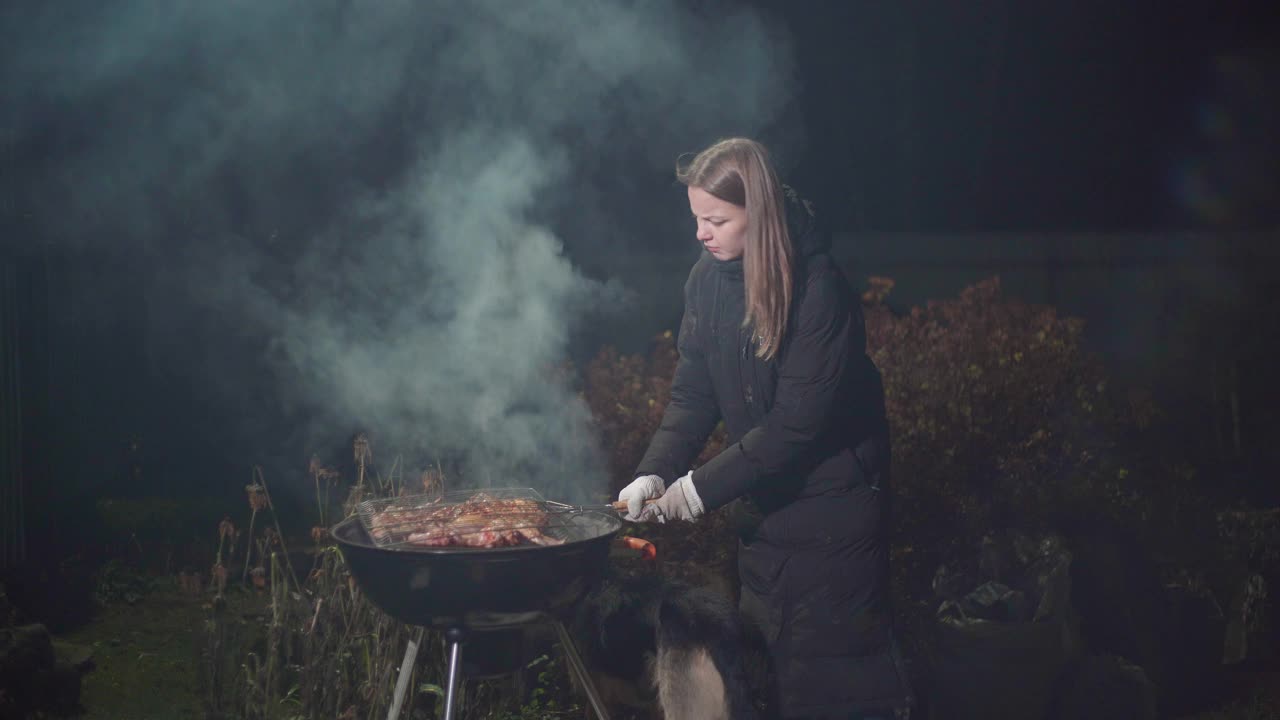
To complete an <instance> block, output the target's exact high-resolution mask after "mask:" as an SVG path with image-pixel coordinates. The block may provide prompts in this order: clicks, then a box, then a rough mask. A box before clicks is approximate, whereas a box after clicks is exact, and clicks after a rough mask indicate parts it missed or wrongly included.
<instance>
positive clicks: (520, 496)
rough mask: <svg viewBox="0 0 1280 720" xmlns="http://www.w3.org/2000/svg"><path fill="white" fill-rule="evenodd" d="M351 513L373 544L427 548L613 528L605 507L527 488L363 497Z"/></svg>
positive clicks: (530, 541) (511, 543) (534, 540)
mask: <svg viewBox="0 0 1280 720" xmlns="http://www.w3.org/2000/svg"><path fill="white" fill-rule="evenodd" d="M356 514H357V515H359V517H360V522H361V524H362V525H363V526H364V529H365V531H366V532H368V534H369V537H370V538H371V539H372V540H373V544H374V545H376V546H377V547H380V548H387V549H396V550H410V551H428V552H429V551H437V552H438V551H449V552H456V551H484V550H490V549H494V548H518V547H547V546H556V545H564V544H566V543H571V542H575V541H579V540H589V539H592V538H595V537H598V536H600V535H601V534H604V533H609V532H613V531H614V530H615V529H616V528H617V515H616V514H615V510H614V508H613V507H612V506H610V505H601V506H599V507H580V506H574V505H565V504H563V503H558V502H553V501H549V500H546V499H545V498H543V497H542V495H540V494H539V493H538V492H537V491H536V490H533V489H531V488H489V489H484V490H457V491H452V492H447V493H444V494H430V495H411V496H406V497H395V498H380V499H376V500H366V501H364V502H362V503H360V504H359V505H358V506H357V507H356Z"/></svg>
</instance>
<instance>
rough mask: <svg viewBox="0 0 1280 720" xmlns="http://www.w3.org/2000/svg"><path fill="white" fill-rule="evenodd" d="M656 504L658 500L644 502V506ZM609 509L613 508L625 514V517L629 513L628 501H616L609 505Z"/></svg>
mask: <svg viewBox="0 0 1280 720" xmlns="http://www.w3.org/2000/svg"><path fill="white" fill-rule="evenodd" d="M655 502H657V498H649V499H648V500H645V501H644V504H645V505H652V504H654V503H655ZM609 507H611V508H613V509H614V510H617V511H618V512H620V513H623V514H624V515H625V514H626V512H627V501H626V500H614V501H613V502H611V503H609Z"/></svg>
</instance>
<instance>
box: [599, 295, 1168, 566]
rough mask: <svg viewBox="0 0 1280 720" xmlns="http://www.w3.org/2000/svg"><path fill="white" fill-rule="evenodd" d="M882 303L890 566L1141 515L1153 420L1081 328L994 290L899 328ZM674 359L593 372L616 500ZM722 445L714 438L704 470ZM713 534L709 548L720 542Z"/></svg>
mask: <svg viewBox="0 0 1280 720" xmlns="http://www.w3.org/2000/svg"><path fill="white" fill-rule="evenodd" d="M892 287H893V282H892V280H888V279H885V278H871V279H870V282H869V289H868V290H867V292H866V293H865V294H864V295H863V304H864V312H865V316H866V325H867V351H868V353H869V354H870V355H871V357H872V359H873V360H874V361H875V363H876V365H877V366H878V367H879V368H880V370H881V372H882V374H883V377H884V383H885V394H886V409H887V411H888V415H889V421H890V427H891V431H892V436H893V463H894V471H893V476H894V485H895V493H896V495H897V497H898V501H897V503H896V507H897V509H898V512H897V513H896V518H897V525H898V528H897V530H898V534H897V537H898V539H899V541H900V542H899V545H900V547H899V553H898V554H899V555H901V553H902V551H903V550H904V547H901V546H903V545H906V546H907V547H905V551H906V552H911V551H913V550H917V551H918V550H923V549H926V548H929V549H931V550H932V551H931V552H928V553H925V554H924V555H923V556H917V557H916V558H915V559H916V560H918V561H920V562H922V563H928V562H930V561H931V560H932V559H935V558H936V557H937V552H936V551H939V550H940V549H941V548H943V547H944V546H951V547H972V546H973V544H974V543H976V542H978V541H979V540H980V538H981V537H982V536H983V535H984V534H986V533H987V532H990V531H991V530H993V529H996V528H1001V527H1017V528H1020V529H1023V530H1028V531H1035V530H1040V529H1045V528H1046V527H1047V526H1052V525H1054V524H1055V523H1057V522H1059V521H1061V520H1062V519H1063V518H1064V517H1066V516H1069V515H1071V514H1073V513H1080V514H1085V515H1086V516H1090V517H1096V516H1097V515H1099V514H1103V515H1111V516H1113V517H1114V518H1116V519H1120V518H1125V517H1130V516H1131V515H1132V514H1133V512H1135V511H1138V509H1139V502H1138V501H1139V499H1141V498H1142V497H1143V490H1142V484H1141V483H1140V482H1139V481H1138V477H1137V475H1138V474H1146V475H1150V474H1152V473H1150V472H1147V473H1142V472H1141V471H1140V470H1139V468H1138V467H1137V465H1135V463H1137V462H1139V460H1138V459H1137V458H1135V457H1134V456H1133V453H1128V454H1126V453H1124V452H1120V451H1119V450H1120V446H1121V445H1122V444H1124V443H1126V442H1127V441H1128V440H1132V438H1133V433H1134V432H1136V429H1137V428H1138V427H1139V425H1145V424H1148V423H1149V420H1150V415H1151V413H1152V412H1153V411H1152V409H1151V407H1150V403H1149V402H1141V401H1132V402H1131V401H1130V400H1129V399H1128V398H1125V397H1119V396H1117V395H1116V394H1115V393H1113V392H1112V390H1111V388H1110V387H1109V382H1108V377H1107V373H1106V370H1105V369H1104V367H1103V366H1102V363H1101V362H1100V360H1099V359H1098V358H1097V357H1095V356H1094V355H1092V354H1091V353H1090V352H1088V350H1087V349H1086V348H1085V346H1084V343H1083V330H1084V323H1083V321H1081V320H1079V319H1076V318H1068V317H1062V316H1060V315H1059V314H1058V312H1057V311H1056V310H1055V309H1054V308H1052V307H1045V306H1037V305H1032V304H1028V303H1024V302H1021V301H1018V300H1014V299H1010V298H1006V297H1004V296H1003V295H1002V294H1001V289H1000V282H999V280H998V279H997V278H993V279H990V280H986V281H983V282H980V283H978V284H976V285H974V286H972V287H969V288H966V289H964V290H963V291H962V292H961V293H960V294H959V296H958V297H955V298H951V299H945V300H939V301H934V302H930V303H928V304H927V305H925V306H924V307H917V308H914V309H912V310H910V311H909V312H907V313H905V314H895V313H894V312H892V311H891V310H890V309H889V307H888V306H887V305H886V304H885V303H884V300H885V298H886V296H887V295H888V294H889V293H890V291H891V290H892ZM676 359H677V354H676V350H675V347H674V337H673V335H672V333H671V332H666V333H663V334H661V335H659V336H658V337H656V338H655V339H654V343H653V350H652V352H651V354H650V355H649V357H647V358H645V357H641V356H638V355H629V356H628V355H620V354H618V353H617V352H616V350H614V349H613V348H605V349H604V350H602V351H601V352H600V354H599V355H598V356H597V357H596V358H595V360H594V361H593V362H592V363H591V364H590V367H589V368H588V370H587V376H586V382H585V386H584V395H585V397H586V399H587V402H588V403H589V405H590V407H591V409H592V411H593V413H594V414H595V417H596V420H597V422H598V423H599V426H600V429H601V431H602V436H603V439H604V442H605V447H606V448H607V449H608V451H609V453H610V463H611V473H612V476H613V477H614V478H615V484H616V485H617V486H618V487H620V486H621V484H625V482H627V481H629V480H630V479H631V477H632V473H633V471H634V469H635V467H636V465H637V464H638V463H639V460H640V457H641V456H642V455H643V453H644V451H645V449H646V448H647V446H648V443H649V440H650V438H651V437H652V435H653V432H654V430H655V429H656V428H657V427H658V424H659V422H660V421H661V419H662V411H663V408H664V407H665V405H666V402H667V399H668V398H669V396H670V390H671V377H672V374H673V372H674V369H675V363H676ZM1139 400H1140V399H1139ZM723 445H724V435H723V430H722V429H721V430H717V433H716V435H715V436H714V437H713V438H712V440H711V441H710V442H709V443H708V446H707V448H706V449H705V450H704V452H703V454H702V456H701V457H700V458H699V460H698V462H699V463H701V462H705V461H706V460H707V459H708V458H710V457H712V456H713V455H714V454H715V453H717V452H719V451H720V449H721V448H723ZM615 489H616V488H615ZM716 525H717V524H716V523H715V521H714V519H713V520H712V522H711V523H708V527H707V528H706V529H705V531H704V532H706V533H707V534H710V535H715V534H718V533H721V532H722V530H723V528H718V527H714V526H716ZM724 539H727V537H726V538H724ZM715 555H716V556H717V557H719V555H720V553H715Z"/></svg>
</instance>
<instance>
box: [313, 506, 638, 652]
mask: <svg viewBox="0 0 1280 720" xmlns="http://www.w3.org/2000/svg"><path fill="white" fill-rule="evenodd" d="M572 522H573V523H574V524H575V525H577V526H579V527H577V528H575V529H577V530H579V531H580V532H578V533H576V535H577V536H578V537H582V538H583V539H578V540H571V541H569V542H566V543H565V544H563V545H555V546H542V545H521V546H517V547H504V548H463V547H439V548H417V547H415V548H403V547H379V546H378V545H377V543H375V542H374V540H373V538H372V537H370V535H369V533H368V531H367V530H365V528H364V525H363V524H362V523H361V521H360V517H359V516H358V515H352V516H350V517H348V518H347V519H345V520H343V521H342V522H340V523H338V524H337V525H335V526H333V528H332V529H331V532H332V536H333V539H334V540H335V541H336V542H337V543H338V546H339V547H340V548H341V550H342V556H343V559H344V560H345V561H346V563H347V566H348V568H349V569H350V570H351V574H352V576H354V577H355V579H356V583H357V584H358V585H359V586H360V590H361V591H362V592H364V594H365V595H366V596H368V598H369V600H370V601H371V602H373V604H374V605H377V606H378V607H379V608H381V609H382V611H383V612H385V613H387V614H388V615H390V616H391V617H393V618H395V619H397V620H399V621H401V622H404V623H408V624H410V625H422V626H426V627H432V628H437V629H448V628H470V629H475V630H484V629H499V628H506V627H516V626H519V625H525V624H528V623H531V622H537V621H539V620H540V619H542V618H543V617H544V616H546V615H552V616H557V617H559V616H562V615H563V614H564V612H565V611H567V610H568V609H570V608H571V607H572V606H573V605H575V604H576V603H577V602H578V600H580V599H581V598H582V596H583V595H585V594H586V592H587V590H588V589H590V588H591V586H592V585H594V584H595V583H596V582H598V581H599V580H600V579H601V578H602V577H603V576H604V573H605V571H606V570H607V568H608V563H609V545H610V542H611V541H612V539H613V537H614V536H615V535H617V533H618V530H620V529H621V528H622V520H621V519H620V518H619V517H618V516H617V515H616V514H612V513H606V512H594V511H585V512H581V513H577V514H575V515H574V516H573V518H572Z"/></svg>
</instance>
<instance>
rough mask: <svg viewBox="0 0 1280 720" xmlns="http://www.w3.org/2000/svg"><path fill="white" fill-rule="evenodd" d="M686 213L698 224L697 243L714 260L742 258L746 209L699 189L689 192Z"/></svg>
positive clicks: (691, 189) (745, 228) (745, 235)
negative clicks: (700, 244)
mask: <svg viewBox="0 0 1280 720" xmlns="http://www.w3.org/2000/svg"><path fill="white" fill-rule="evenodd" d="M689 209H690V210H691V211H692V212H693V217H694V220H696V221H697V223H698V242H700V243H702V246H703V247H704V248H706V249H707V252H709V253H711V255H712V257H714V258H715V259H717V260H736V259H738V258H740V257H742V251H743V249H744V248H745V247H746V245H747V209H746V208H744V207H739V206H737V205H734V204H733V203H731V202H727V201H725V200H721V199H720V198H718V197H716V196H715V195H712V194H711V193H709V192H707V191H706V190H703V189H702V188H697V187H690V188H689Z"/></svg>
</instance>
